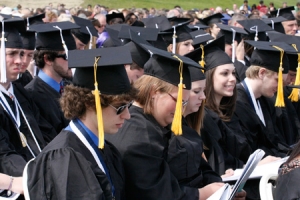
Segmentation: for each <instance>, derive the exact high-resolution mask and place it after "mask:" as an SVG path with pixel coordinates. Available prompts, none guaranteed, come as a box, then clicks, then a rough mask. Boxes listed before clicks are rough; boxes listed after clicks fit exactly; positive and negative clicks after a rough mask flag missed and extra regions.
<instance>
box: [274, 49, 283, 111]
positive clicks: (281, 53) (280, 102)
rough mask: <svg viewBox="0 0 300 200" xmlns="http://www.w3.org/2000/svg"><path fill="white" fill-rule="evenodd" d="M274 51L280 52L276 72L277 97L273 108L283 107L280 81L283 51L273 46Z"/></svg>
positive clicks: (281, 83)
mask: <svg viewBox="0 0 300 200" xmlns="http://www.w3.org/2000/svg"><path fill="white" fill-rule="evenodd" d="M273 47H274V48H275V49H278V50H279V51H280V65H279V71H278V84H277V85H278V86H277V97H276V102H275V106H276V107H284V106H285V104H284V96H283V80H282V71H283V68H282V59H283V54H284V50H283V49H281V48H279V47H277V46H273Z"/></svg>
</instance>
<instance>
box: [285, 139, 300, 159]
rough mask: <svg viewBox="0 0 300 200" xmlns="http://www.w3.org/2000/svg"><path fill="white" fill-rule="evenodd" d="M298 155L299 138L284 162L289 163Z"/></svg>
mask: <svg viewBox="0 0 300 200" xmlns="http://www.w3.org/2000/svg"><path fill="white" fill-rule="evenodd" d="M299 155H300V140H299V141H298V142H297V144H296V145H295V146H294V148H293V150H292V152H291V154H290V157H289V158H288V159H287V161H286V162H285V163H287V164H288V163H290V162H291V161H292V160H294V159H295V158H296V157H297V156H299Z"/></svg>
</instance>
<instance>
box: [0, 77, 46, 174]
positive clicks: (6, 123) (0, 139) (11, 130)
mask: <svg viewBox="0 0 300 200" xmlns="http://www.w3.org/2000/svg"><path fill="white" fill-rule="evenodd" d="M13 87H14V95H15V97H16V98H17V100H18V102H19V104H20V106H21V107H22V109H23V112H24V114H25V116H26V118H27V120H28V122H29V124H30V126H31V129H32V131H33V133H34V134H35V137H36V139H37V141H38V143H39V145H40V147H41V149H42V148H43V147H44V146H45V144H46V143H45V141H44V139H43V134H42V132H41V130H40V127H39V121H40V116H39V112H38V109H37V107H36V106H35V104H34V102H33V101H32V100H31V99H30V98H29V97H28V96H27V92H26V90H24V88H23V86H21V85H20V84H18V83H13ZM7 99H9V98H7ZM9 100H10V99H9ZM10 101H11V100H10ZM10 103H11V104H12V102H10ZM10 103H9V104H10ZM20 121H21V126H20V131H21V132H22V133H23V134H24V135H25V137H26V139H27V143H28V144H29V146H30V147H31V148H32V150H33V152H34V154H35V155H38V154H39V150H38V147H37V145H36V143H35V142H34V139H33V137H32V136H31V133H30V131H29V129H28V127H27V125H26V122H25V120H24V118H23V117H22V115H21V113H20ZM0 124H1V127H0V128H1V130H0V172H1V173H5V174H9V175H11V176H21V175H22V172H23V169H24V166H25V164H26V162H27V161H29V160H30V159H32V158H33V156H32V155H31V153H30V152H29V150H28V148H27V147H23V146H22V143H21V139H20V136H19V133H18V131H17V128H16V126H15V124H14V121H13V120H12V119H11V117H10V116H9V114H8V113H7V112H6V111H5V110H4V109H3V108H2V106H0Z"/></svg>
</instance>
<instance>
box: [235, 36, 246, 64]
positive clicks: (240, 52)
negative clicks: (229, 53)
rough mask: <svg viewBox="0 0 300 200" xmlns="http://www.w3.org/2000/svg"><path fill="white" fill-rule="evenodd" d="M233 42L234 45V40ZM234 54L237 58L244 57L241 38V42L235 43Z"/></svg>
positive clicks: (241, 58) (242, 58)
mask: <svg viewBox="0 0 300 200" xmlns="http://www.w3.org/2000/svg"><path fill="white" fill-rule="evenodd" d="M234 44H235V45H236V42H235V43H234ZM235 55H236V59H237V60H244V57H245V49H244V40H241V42H240V43H239V44H238V45H236V48H235Z"/></svg>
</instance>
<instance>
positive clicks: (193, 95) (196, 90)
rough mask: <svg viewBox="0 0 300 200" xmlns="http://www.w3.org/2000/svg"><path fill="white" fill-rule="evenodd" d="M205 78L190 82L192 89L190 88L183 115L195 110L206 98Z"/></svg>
mask: <svg viewBox="0 0 300 200" xmlns="http://www.w3.org/2000/svg"><path fill="white" fill-rule="evenodd" d="M205 85H206V80H205V79H204V80H199V81H194V82H192V89H191V90H190V97H189V102H188V104H187V106H186V108H185V111H184V116H187V115H189V114H191V113H194V112H197V111H198V110H199V108H200V106H201V105H202V103H203V101H204V100H205V99H206V96H205V94H204V90H205Z"/></svg>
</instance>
